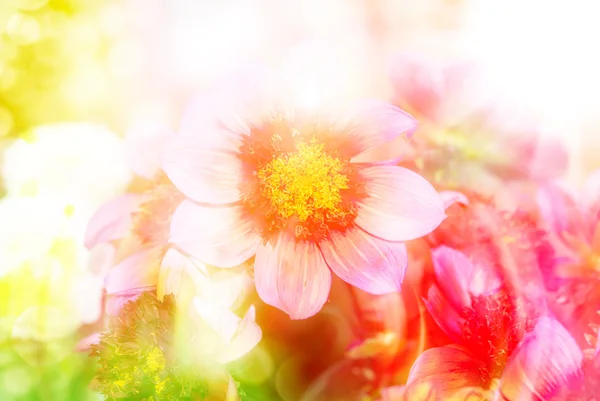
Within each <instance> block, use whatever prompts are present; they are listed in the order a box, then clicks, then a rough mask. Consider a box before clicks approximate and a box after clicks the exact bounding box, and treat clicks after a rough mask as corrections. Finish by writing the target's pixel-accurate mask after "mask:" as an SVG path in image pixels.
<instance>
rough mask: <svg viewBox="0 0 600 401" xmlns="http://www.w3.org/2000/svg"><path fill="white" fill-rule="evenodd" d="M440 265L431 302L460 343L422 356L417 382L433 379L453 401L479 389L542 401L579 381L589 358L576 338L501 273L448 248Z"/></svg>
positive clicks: (414, 372) (436, 258)
mask: <svg viewBox="0 0 600 401" xmlns="http://www.w3.org/2000/svg"><path fill="white" fill-rule="evenodd" d="M433 262H434V269H435V276H436V284H434V285H433V286H432V287H431V288H430V290H429V294H428V299H427V301H426V304H427V307H428V309H429V311H430V313H431V314H432V316H433V318H434V320H435V321H436V322H437V323H438V324H439V325H440V327H441V328H442V329H443V330H444V331H445V332H446V334H448V336H449V337H450V338H451V339H453V340H454V342H455V344H453V345H448V346H444V347H438V348H431V349H428V350H426V351H425V352H424V353H423V354H421V355H420V356H419V357H418V358H417V360H416V361H415V363H414V365H413V368H412V369H411V372H410V374H409V378H408V384H409V385H412V384H414V383H418V382H427V381H432V382H433V383H434V384H435V386H436V388H437V389H438V390H440V391H441V392H442V393H443V394H444V395H445V396H450V395H452V394H453V393H454V392H456V391H458V390H459V389H461V388H464V387H478V388H482V389H485V390H488V391H490V392H496V393H500V394H502V397H504V398H503V399H507V400H535V399H538V398H536V397H541V398H542V399H547V397H549V396H551V395H553V394H555V393H556V391H557V390H558V389H560V388H561V387H563V386H566V385H572V384H573V381H574V379H576V378H578V377H579V375H580V373H581V372H580V369H581V364H582V360H583V355H582V352H581V350H580V348H579V347H578V345H577V343H576V342H575V340H574V339H573V338H572V337H571V335H570V334H569V333H568V331H567V330H566V329H565V328H564V327H563V326H562V325H561V324H560V323H559V322H558V321H556V320H555V319H554V318H552V317H548V316H546V315H544V314H543V313H545V312H544V309H543V308H539V307H536V306H535V305H530V304H528V302H529V300H528V299H527V298H526V297H525V296H523V294H519V296H516V294H515V291H513V290H512V289H511V288H510V286H509V285H508V284H507V283H505V280H504V278H503V277H502V276H501V275H500V274H499V273H498V272H496V271H494V270H493V269H491V268H488V267H487V266H486V265H484V264H479V263H474V262H472V261H471V260H470V259H469V258H468V257H467V256H466V255H465V254H463V253H462V252H459V251H456V250H454V249H451V248H448V247H445V246H441V247H439V248H437V249H435V250H434V251H433ZM442 399H446V398H444V397H442Z"/></svg>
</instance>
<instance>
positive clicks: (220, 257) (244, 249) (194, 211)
mask: <svg viewBox="0 0 600 401" xmlns="http://www.w3.org/2000/svg"><path fill="white" fill-rule="evenodd" d="M170 242H171V243H173V244H176V245H177V246H179V247H180V248H181V249H183V250H184V251H185V252H187V253H189V254H190V255H192V256H194V257H195V258H197V259H200V260H201V261H203V262H205V263H208V264H209V265H213V266H218V267H234V266H237V265H239V264H241V263H243V262H245V261H246V260H248V259H249V258H250V257H252V256H253V255H254V254H255V253H256V249H257V248H258V245H259V243H260V236H259V235H258V233H257V232H256V231H255V230H254V225H253V224H252V222H251V221H250V220H249V219H247V218H246V217H245V216H244V215H243V213H242V209H241V207H240V206H237V205H233V206H227V207H209V206H201V205H198V204H196V203H194V202H191V201H187V200H186V201H183V202H182V203H181V205H179V207H178V208H177V210H176V211H175V213H174V214H173V218H172V220H171V239H170Z"/></svg>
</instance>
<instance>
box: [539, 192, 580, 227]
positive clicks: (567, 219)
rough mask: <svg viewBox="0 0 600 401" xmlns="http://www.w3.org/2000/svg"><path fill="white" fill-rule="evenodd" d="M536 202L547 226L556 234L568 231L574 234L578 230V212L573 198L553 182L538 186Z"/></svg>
mask: <svg viewBox="0 0 600 401" xmlns="http://www.w3.org/2000/svg"><path fill="white" fill-rule="evenodd" d="M537 203H538V207H539V209H540V213H541V214H542V217H543V218H544V220H545V222H546V224H547V225H548V226H549V228H550V229H551V230H552V231H553V232H554V233H556V234H559V235H561V234H563V233H565V232H568V233H570V234H574V235H576V234H577V233H579V232H580V229H581V224H582V222H581V221H580V216H579V212H578V209H577V206H576V204H575V202H574V201H573V199H571V197H570V196H569V195H568V194H567V193H566V192H565V191H563V190H562V189H561V188H559V187H558V186H557V185H554V184H549V183H548V184H546V185H544V186H542V187H540V188H539V190H538V193H537Z"/></svg>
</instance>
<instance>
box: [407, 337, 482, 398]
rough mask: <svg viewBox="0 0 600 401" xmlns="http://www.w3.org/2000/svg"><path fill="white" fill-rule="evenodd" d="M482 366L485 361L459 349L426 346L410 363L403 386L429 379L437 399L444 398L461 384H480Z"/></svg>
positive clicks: (460, 387)
mask: <svg viewBox="0 0 600 401" xmlns="http://www.w3.org/2000/svg"><path fill="white" fill-rule="evenodd" d="M482 368H485V363H483V362H482V361H479V360H477V359H474V358H473V357H472V356H471V355H470V354H469V353H468V352H467V351H464V350H462V349H460V348H456V347H449V346H448V347H438V348H430V349H428V350H426V351H424V352H423V353H422V354H421V355H419V357H418V358H417V360H416V361H415V363H414V364H413V366H412V368H411V369H410V373H409V374H408V379H407V385H409V386H411V385H414V384H415V383H423V382H425V383H426V382H430V383H431V384H433V386H434V387H435V389H436V390H437V392H438V394H439V396H440V397H441V399H443V400H446V399H448V398H449V397H450V396H452V394H454V393H455V392H457V391H459V390H461V389H462V388H464V387H482V386H483V385H484V383H483V382H482V380H481V373H480V370H481V369H482Z"/></svg>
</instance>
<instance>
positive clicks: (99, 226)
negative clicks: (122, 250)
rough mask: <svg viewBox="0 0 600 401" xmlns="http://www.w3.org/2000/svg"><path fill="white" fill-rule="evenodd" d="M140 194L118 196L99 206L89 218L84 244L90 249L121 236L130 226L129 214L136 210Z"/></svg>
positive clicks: (139, 201) (140, 198)
mask: <svg viewBox="0 0 600 401" xmlns="http://www.w3.org/2000/svg"><path fill="white" fill-rule="evenodd" d="M141 202H142V196H140V195H136V194H127V195H122V196H119V197H117V198H115V199H113V200H111V201H109V202H107V203H105V204H104V205H102V207H100V209H98V210H97V211H96V213H94V215H93V216H92V218H91V219H90V221H89V223H88V226H87V230H86V233H85V246H86V247H87V248H88V249H92V248H93V247H94V246H96V245H98V244H102V243H105V242H110V241H114V240H117V239H121V238H123V237H124V236H125V235H127V233H128V232H129V229H130V228H131V214H132V213H133V212H135V211H136V209H137V208H138V206H139V205H140V203H141Z"/></svg>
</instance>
